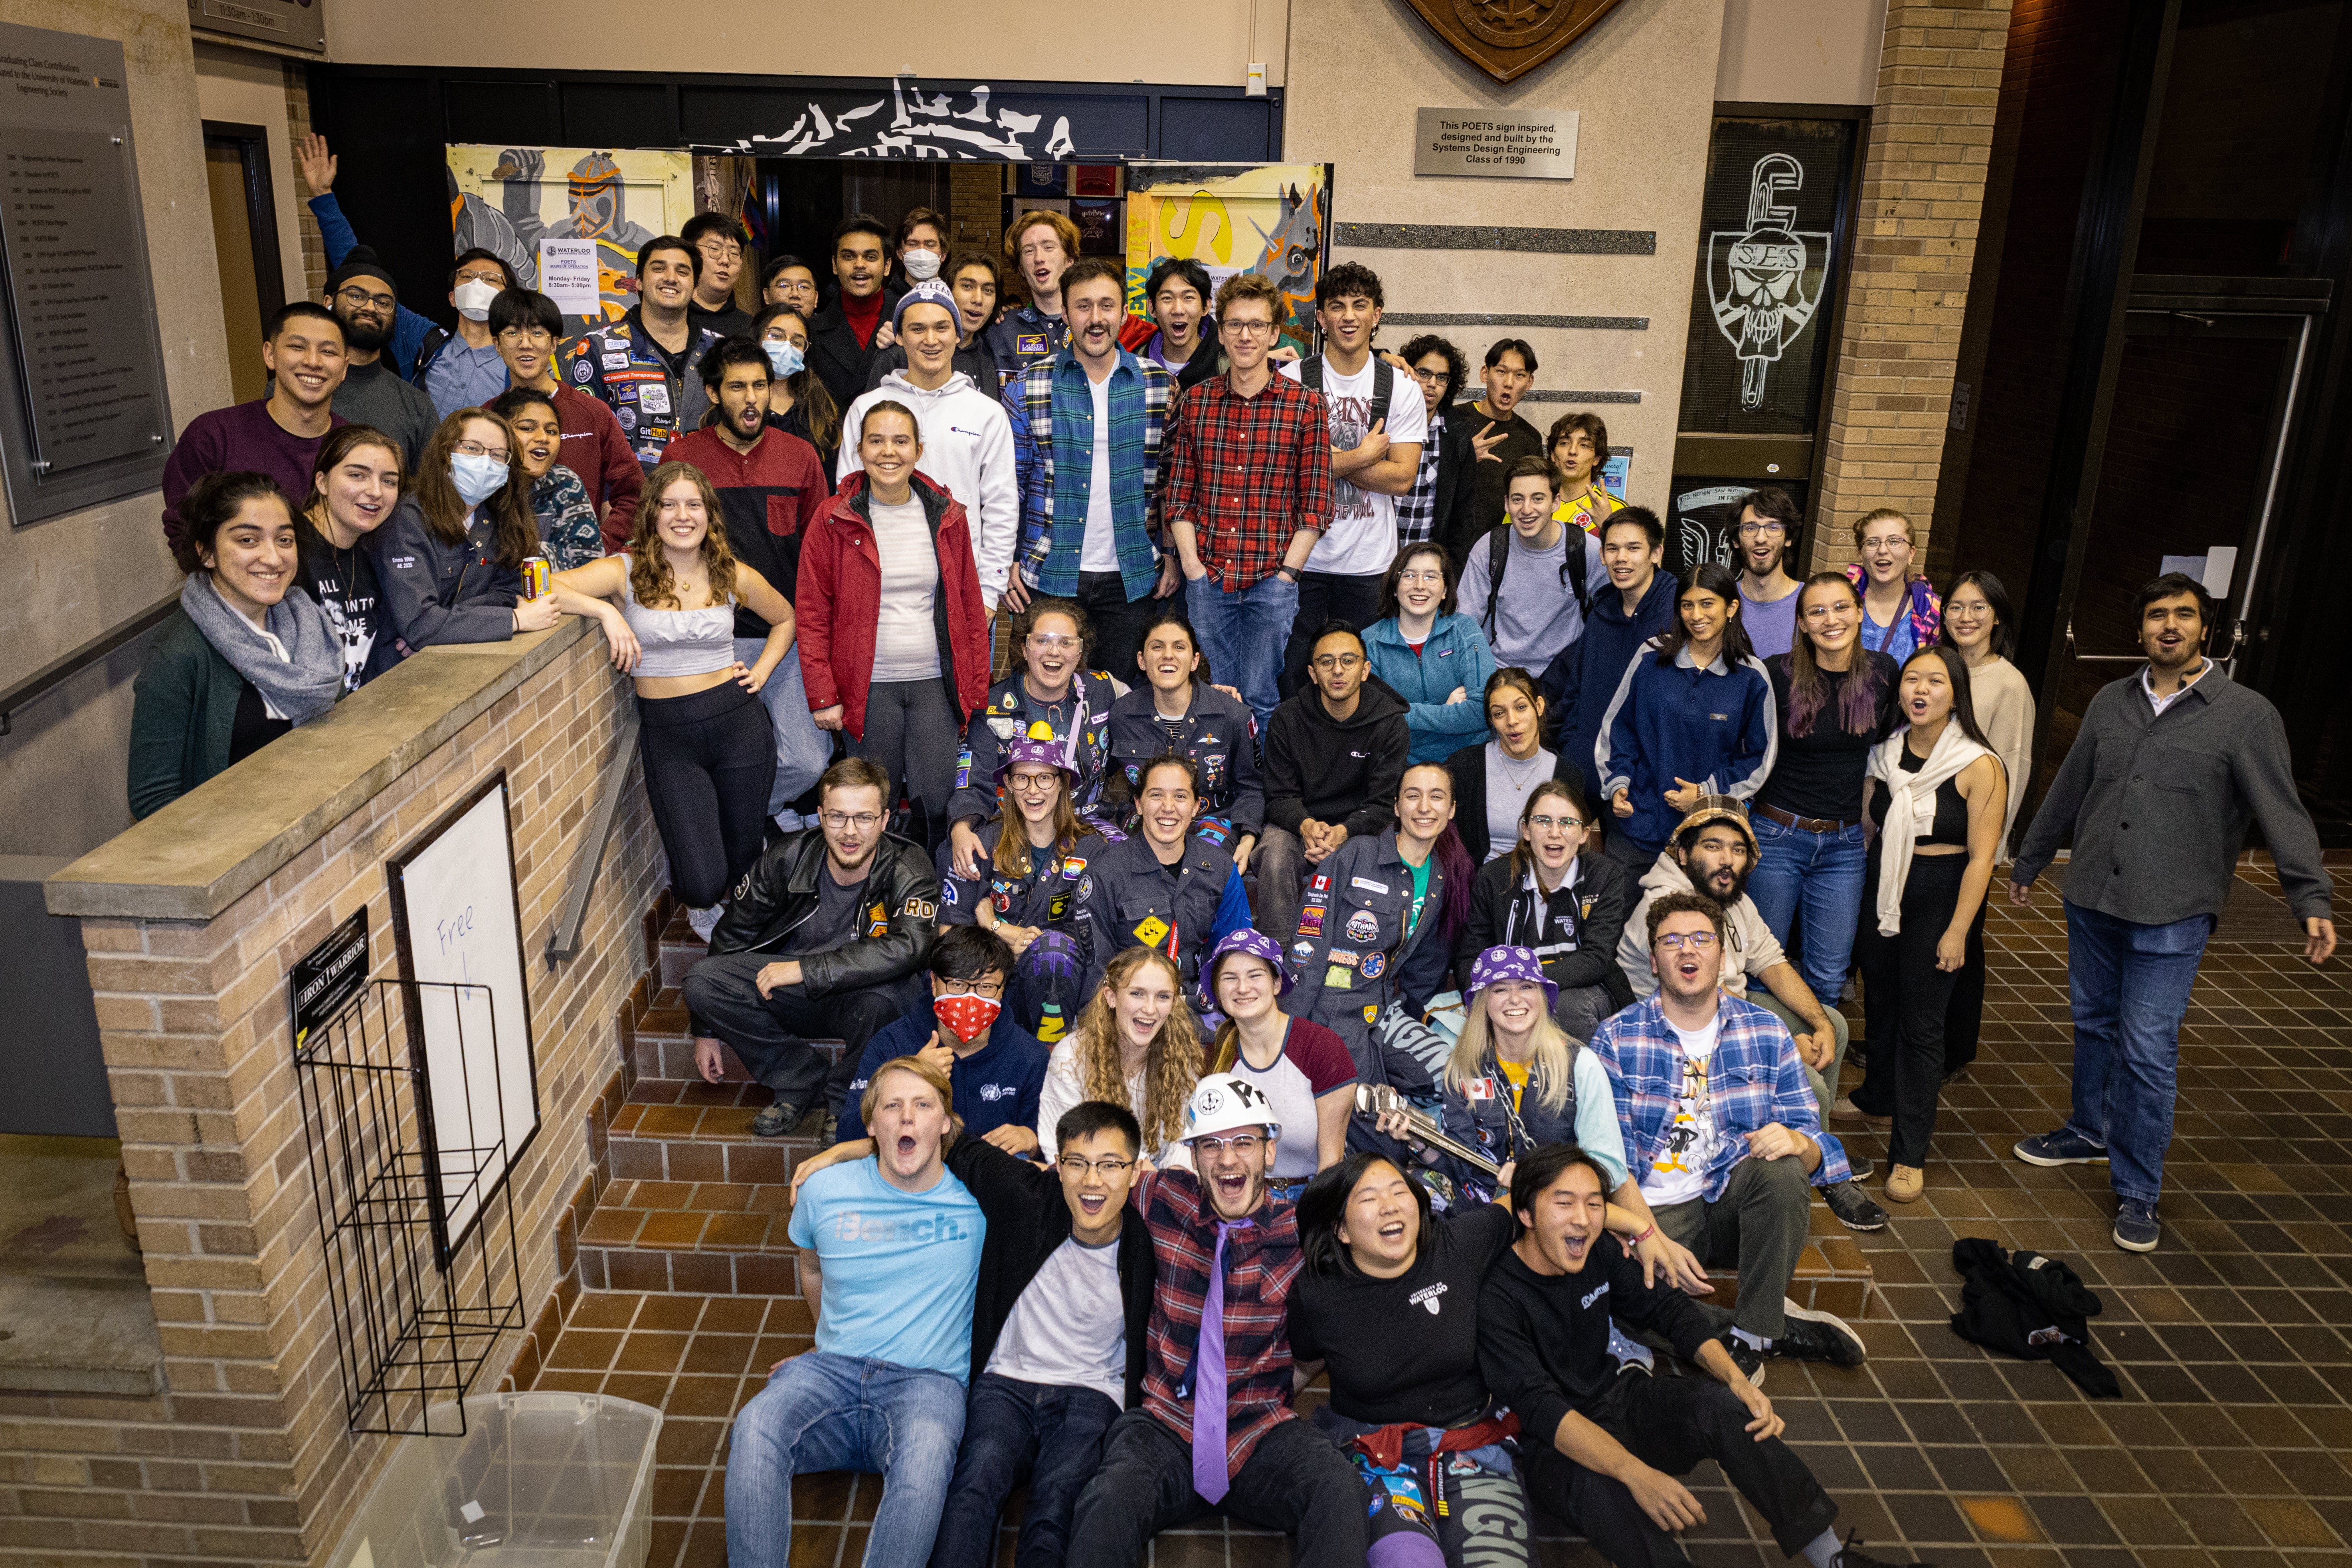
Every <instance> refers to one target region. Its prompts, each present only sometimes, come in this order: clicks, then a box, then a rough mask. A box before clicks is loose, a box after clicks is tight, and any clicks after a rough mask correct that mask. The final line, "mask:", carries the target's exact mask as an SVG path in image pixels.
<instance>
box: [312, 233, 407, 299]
mask: <svg viewBox="0 0 2352 1568" xmlns="http://www.w3.org/2000/svg"><path fill="white" fill-rule="evenodd" d="M354 278H375V279H382V280H383V285H384V287H385V288H387V289H391V290H392V293H393V297H394V299H398V298H399V297H400V285H399V284H398V283H396V282H394V281H393V277H392V274H391V273H389V272H386V271H385V270H384V269H383V262H381V261H378V260H377V259H376V258H375V252H374V251H373V250H370V249H369V248H368V247H366V246H364V245H354V246H352V248H351V253H350V254H349V255H347V256H345V257H344V258H343V264H342V265H341V267H338V268H335V270H334V272H333V273H332V275H331V276H330V277H329V278H328V279H327V293H328V295H329V296H330V297H332V296H334V295H336V294H339V293H341V292H342V288H343V285H344V284H346V283H348V282H350V281H351V280H352V279H354Z"/></svg>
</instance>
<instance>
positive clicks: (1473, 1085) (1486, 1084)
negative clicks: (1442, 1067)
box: [1462, 1078, 1495, 1100]
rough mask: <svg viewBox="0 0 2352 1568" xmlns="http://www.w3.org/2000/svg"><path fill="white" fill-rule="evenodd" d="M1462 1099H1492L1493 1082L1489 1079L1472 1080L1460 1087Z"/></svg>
mask: <svg viewBox="0 0 2352 1568" xmlns="http://www.w3.org/2000/svg"><path fill="white" fill-rule="evenodd" d="M1462 1098H1463V1099H1465V1100H1492V1099H1494V1098H1495V1080H1494V1079H1491V1078H1474V1079H1471V1080H1470V1081H1469V1082H1468V1083H1465V1084H1464V1085H1463V1086H1462Z"/></svg>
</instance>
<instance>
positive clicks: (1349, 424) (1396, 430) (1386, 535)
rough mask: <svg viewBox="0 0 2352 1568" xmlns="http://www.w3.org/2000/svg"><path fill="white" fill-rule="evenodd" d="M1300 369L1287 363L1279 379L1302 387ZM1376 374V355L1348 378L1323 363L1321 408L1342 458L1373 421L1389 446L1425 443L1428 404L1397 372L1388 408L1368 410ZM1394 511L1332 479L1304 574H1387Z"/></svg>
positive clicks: (1381, 499) (1388, 499)
mask: <svg viewBox="0 0 2352 1568" xmlns="http://www.w3.org/2000/svg"><path fill="white" fill-rule="evenodd" d="M1304 363H1305V362H1304V361H1300V360H1293V361H1291V362H1290V363H1287V364H1286V365H1284V366H1283V367H1282V374H1285V375H1286V376H1288V377H1289V378H1290V379H1291V380H1293V381H1303V380H1304V379H1305V378H1304V376H1303V375H1302V374H1301V366H1302V365H1303V364H1304ZM1379 368H1380V357H1379V355H1378V354H1372V355H1370V356H1367V357H1366V359H1365V361H1364V368H1363V369H1361V370H1360V371H1358V372H1357V373H1356V374H1353V375H1341V374H1339V372H1338V371H1336V370H1334V369H1333V368H1332V367H1331V364H1330V363H1329V362H1328V360H1327V361H1326V362H1325V363H1324V365H1323V403H1324V406H1325V407H1326V409H1327V410H1328V414H1329V417H1330V429H1331V445H1332V447H1333V448H1334V449H1336V450H1338V451H1342V452H1344V451H1347V450H1349V448H1351V447H1355V446H1357V445H1358V444H1360V442H1361V441H1362V440H1363V438H1364V436H1365V434H1366V433H1367V432H1368V431H1370V429H1371V427H1372V422H1373V421H1374V420H1376V419H1377V420H1381V421H1383V423H1382V424H1381V429H1382V430H1383V431H1385V432H1386V433H1387V435H1388V438H1389V440H1390V441H1391V443H1394V444H1397V445H1405V444H1412V445H1414V446H1419V445H1422V444H1423V443H1424V442H1426V441H1427V439H1428V437H1429V404H1428V403H1427V401H1425V400H1424V399H1423V397H1422V395H1421V384H1420V383H1419V382H1417V381H1415V380H1413V378H1412V377H1411V376H1409V375H1407V374H1404V373H1403V372H1402V371H1400V370H1395V369H1393V368H1391V373H1390V374H1391V377H1392V378H1393V384H1391V386H1390V388H1389V401H1388V406H1387V407H1385V408H1381V409H1377V410H1376V409H1374V408H1373V407H1372V386H1373V383H1374V381H1375V379H1376V373H1377V372H1378V370H1379ZM1396 507H1397V498H1396V497H1394V496H1391V495H1381V494H1378V493H1377V492H1375V491H1372V490H1367V489H1358V488H1357V487H1356V486H1354V485H1351V484H1349V482H1348V481H1347V480H1345V479H1333V480H1332V481H1331V525H1330V527H1328V528H1327V529H1325V530H1324V531H1323V537H1322V538H1320V539H1318V540H1317V541H1316V542H1315V552H1314V553H1313V554H1311V555H1309V556H1307V570H1308V571H1309V572H1339V573H1345V574H1349V575H1351V576H1358V577H1369V576H1371V575H1372V574H1375V573H1381V572H1385V571H1387V570H1388V569H1389V563H1390V562H1391V561H1393V560H1395V559H1396V550H1397V531H1396Z"/></svg>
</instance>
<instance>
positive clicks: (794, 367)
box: [760, 338, 802, 381]
mask: <svg viewBox="0 0 2352 1568" xmlns="http://www.w3.org/2000/svg"><path fill="white" fill-rule="evenodd" d="M760 346H761V348H763V349H765V350H767V351H768V364H769V366H770V367H771V368H772V369H773V370H774V372H775V373H776V379H777V380H778V381H782V380H783V379H784V377H786V376H788V375H798V374H800V369H801V363H802V361H801V346H800V344H798V343H796V342H791V341H790V340H788V339H784V338H770V339H769V340H768V341H767V342H764V343H761V345H760Z"/></svg>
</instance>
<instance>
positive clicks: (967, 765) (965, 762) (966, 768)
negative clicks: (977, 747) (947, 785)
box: [955, 750, 971, 789]
mask: <svg viewBox="0 0 2352 1568" xmlns="http://www.w3.org/2000/svg"><path fill="white" fill-rule="evenodd" d="M968 784H971V752H970V751H969V750H965V751H961V752H957V753H956V782H955V786H956V788H958V789H962V788H964V787H965V786H967V785H968Z"/></svg>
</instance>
